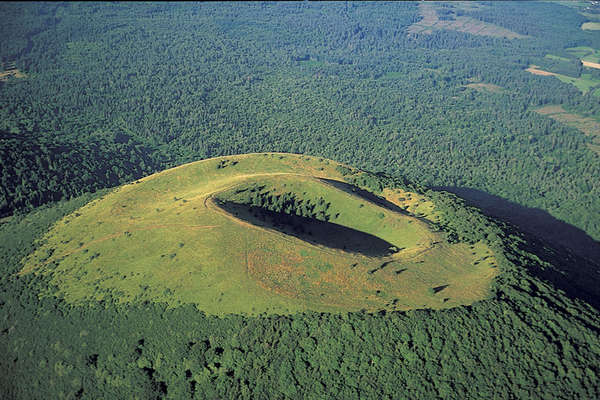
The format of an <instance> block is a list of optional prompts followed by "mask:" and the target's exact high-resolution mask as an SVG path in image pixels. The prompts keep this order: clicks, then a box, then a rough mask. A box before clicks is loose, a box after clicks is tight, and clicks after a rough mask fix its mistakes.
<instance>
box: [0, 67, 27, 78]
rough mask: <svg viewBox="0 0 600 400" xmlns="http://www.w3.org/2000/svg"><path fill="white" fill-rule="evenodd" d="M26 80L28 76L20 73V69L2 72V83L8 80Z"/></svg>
mask: <svg viewBox="0 0 600 400" xmlns="http://www.w3.org/2000/svg"><path fill="white" fill-rule="evenodd" d="M10 77H12V78H19V79H20V78H25V77H26V75H25V74H24V73H22V72H21V71H19V70H18V69H12V70H10V71H2V72H0V81H6V80H8V78H10Z"/></svg>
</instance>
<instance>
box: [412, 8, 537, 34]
mask: <svg viewBox="0 0 600 400" xmlns="http://www.w3.org/2000/svg"><path fill="white" fill-rule="evenodd" d="M455 6H456V7H457V9H459V8H469V7H472V6H470V5H466V4H463V3H457V4H456V5H453V4H451V3H430V2H422V3H421V4H419V11H420V14H421V17H422V19H421V20H420V21H419V22H416V23H414V24H412V25H411V26H410V27H408V32H409V33H425V34H431V33H433V31H434V30H440V29H441V30H444V29H445V30H453V31H459V32H466V33H470V34H473V35H480V36H493V37H505V38H508V39H519V38H524V37H526V36H524V35H520V34H518V33H516V32H513V31H511V30H508V29H506V28H503V27H501V26H498V25H494V24H490V23H488V22H484V21H480V20H477V19H474V18H471V17H467V16H458V15H457V14H456V12H455V11H454V7H455ZM448 7H451V8H450V9H449V8H448ZM439 14H443V16H442V17H440V15H439Z"/></svg>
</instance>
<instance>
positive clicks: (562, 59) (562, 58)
mask: <svg viewBox="0 0 600 400" xmlns="http://www.w3.org/2000/svg"><path fill="white" fill-rule="evenodd" d="M544 57H545V58H548V59H550V60H559V61H570V59H568V58H565V57H560V56H556V55H554V54H546V55H545V56H544Z"/></svg>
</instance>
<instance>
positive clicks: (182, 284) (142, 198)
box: [22, 154, 497, 314]
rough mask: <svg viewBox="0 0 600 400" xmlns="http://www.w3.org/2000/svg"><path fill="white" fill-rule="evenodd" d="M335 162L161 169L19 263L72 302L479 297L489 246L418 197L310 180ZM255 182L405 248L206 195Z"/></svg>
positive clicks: (344, 306) (249, 304) (343, 305)
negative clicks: (298, 227)
mask: <svg viewBox="0 0 600 400" xmlns="http://www.w3.org/2000/svg"><path fill="white" fill-rule="evenodd" d="M233 161H237V163H235V164H234V162H233ZM219 164H220V165H222V166H224V167H223V168H218V165H219ZM337 165H338V164H337V163H334V162H332V161H327V160H322V159H318V158H314V157H305V156H296V155H282V154H255V155H243V156H233V157H221V158H217V159H210V160H205V161H200V162H196V163H191V164H187V165H184V166H180V167H177V168H173V169H170V170H167V171H163V172H161V173H158V174H155V175H152V176H149V177H146V178H144V179H142V180H140V181H137V182H135V183H132V184H129V185H125V186H122V187H120V188H118V189H116V190H115V191H114V192H112V193H110V194H108V195H106V196H105V197H104V198H102V199H99V200H96V201H94V202H92V203H90V204H88V205H86V206H84V207H83V208H81V209H80V210H78V211H77V212H76V213H73V214H71V215H69V216H67V217H65V218H64V219H62V220H61V221H59V222H58V223H57V224H56V225H55V226H54V228H53V229H52V230H51V231H50V232H49V233H48V234H47V235H46V237H45V241H46V243H45V244H44V245H43V246H41V247H40V248H39V249H38V250H37V251H36V252H35V253H34V254H32V255H31V256H30V257H29V258H28V259H27V260H25V268H24V270H23V271H22V272H23V273H27V272H30V271H35V272H36V273H44V274H45V273H52V281H53V283H55V284H56V285H57V286H58V287H59V288H60V292H61V293H60V295H62V296H64V297H65V298H66V299H67V300H68V301H71V302H81V301H83V300H85V299H97V300H100V299H102V298H104V297H105V296H106V295H107V294H109V293H110V294H111V295H112V296H116V297H117V298H120V299H121V300H122V301H144V300H157V301H166V302H168V303H169V304H171V305H172V306H175V305H177V304H181V303H196V304H197V305H198V307H199V308H200V309H202V310H204V311H205V312H207V313H211V314H224V313H229V312H241V313H248V314H258V313H262V312H268V313H270V312H278V313H285V312H296V311H304V310H316V311H342V310H359V309H362V308H366V309H369V310H375V309H380V308H388V309H400V310H405V309H411V308H424V307H431V308H448V307H453V306H456V305H459V304H470V303H472V302H473V301H476V300H478V299H481V298H484V297H485V296H486V295H487V293H488V287H489V284H490V283H491V281H492V279H493V277H494V276H495V275H496V274H497V268H494V267H493V266H494V265H495V259H494V257H493V255H492V253H491V251H490V250H489V249H488V248H487V247H486V246H484V245H482V244H476V245H474V246H469V245H466V244H454V245H450V244H447V243H445V242H444V241H443V239H442V238H441V235H439V234H437V233H435V232H432V231H431V230H429V228H428V225H427V223H426V219H427V218H431V219H434V218H435V210H434V208H433V205H432V204H431V203H429V204H428V203H427V201H426V199H423V198H419V196H417V195H414V194H409V193H404V192H402V191H400V190H394V191H390V190H387V191H384V195H386V197H387V198H388V199H389V201H391V202H394V203H395V204H397V205H398V206H401V207H402V208H406V209H407V210H408V211H409V212H412V213H414V214H418V215H407V214H406V213H401V212H397V211H392V210H390V209H387V208H383V207H380V206H378V205H376V204H374V203H371V202H369V201H367V200H365V199H364V198H360V197H357V196H356V195H353V194H351V193H346V192H344V191H342V190H339V189H337V188H335V187H334V186H332V185H329V184H326V183H324V182H322V181H320V180H318V179H315V178H314V177H321V178H328V179H333V180H339V181H341V180H343V177H342V176H341V174H340V173H339V172H338V171H336V169H335V167H336V166H337ZM253 180H254V181H260V182H264V183H269V184H271V185H278V186H279V187H282V185H283V184H285V185H286V187H287V189H290V190H293V191H294V192H295V193H306V194H307V195H310V196H322V197H324V198H326V199H327V200H328V201H329V202H331V203H332V207H333V208H335V209H336V213H338V212H339V217H338V218H337V219H336V220H335V221H332V222H335V223H336V224H339V225H342V226H346V227H349V228H353V229H356V230H360V231H362V232H366V233H369V234H371V235H374V236H377V237H379V238H381V239H384V240H386V241H388V242H389V243H392V244H393V245H395V246H397V247H398V248H402V250H401V251H400V252H398V253H396V254H394V255H393V256H388V257H368V256H365V255H361V254H357V253H351V252H346V251H342V250H335V249H331V248H327V247H324V246H322V245H318V244H314V243H309V242H307V241H304V240H301V239H299V238H296V237H294V236H290V235H286V234H284V233H281V232H277V231H274V230H273V229H269V228H265V227H260V226H256V225H253V224H249V223H248V222H245V221H243V220H241V219H239V218H237V217H235V216H233V215H231V214H227V213H225V212H224V211H222V210H219V209H218V207H216V206H215V205H214V204H213V202H212V196H213V195H215V194H218V193H222V192H224V191H226V190H227V189H232V188H235V187H239V185H244V184H248V183H249V182H251V181H253ZM361 204H363V206H362V207H361V206H360V205H361ZM382 215H383V217H382ZM446 285H447V286H446ZM440 287H443V289H439V288H440ZM434 288H438V290H437V293H436V290H433V289H434Z"/></svg>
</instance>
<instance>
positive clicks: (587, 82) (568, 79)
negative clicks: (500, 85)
mask: <svg viewBox="0 0 600 400" xmlns="http://www.w3.org/2000/svg"><path fill="white" fill-rule="evenodd" d="M525 71H527V72H529V73H532V74H534V75H540V76H554V77H556V78H558V79H559V80H561V81H562V82H565V83H570V84H571V85H573V86H575V87H576V88H577V89H579V90H580V91H581V93H583V94H586V93H587V92H588V91H590V90H592V89H593V88H595V87H596V86H598V85H600V79H598V78H597V77H595V76H593V75H592V74H586V73H583V74H581V76H580V77H579V78H574V77H572V76H567V75H563V74H557V73H555V72H550V71H545V70H543V69H540V67H539V66H537V65H530V66H529V68H527V69H525Z"/></svg>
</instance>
